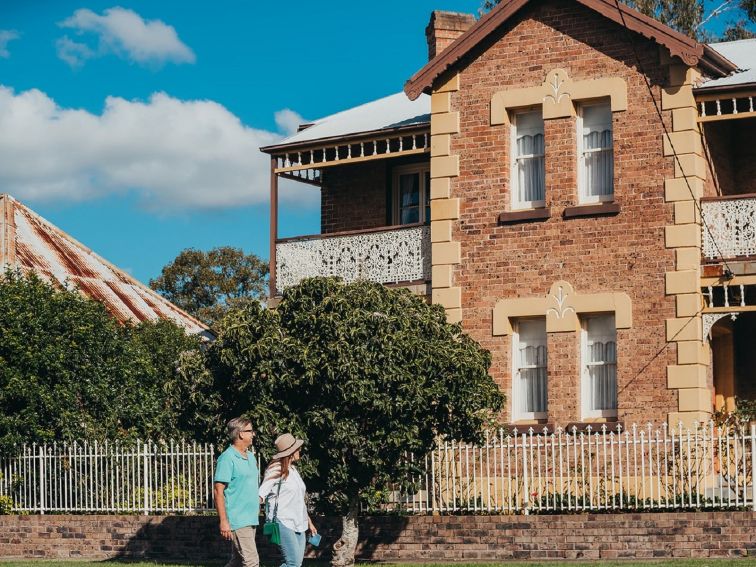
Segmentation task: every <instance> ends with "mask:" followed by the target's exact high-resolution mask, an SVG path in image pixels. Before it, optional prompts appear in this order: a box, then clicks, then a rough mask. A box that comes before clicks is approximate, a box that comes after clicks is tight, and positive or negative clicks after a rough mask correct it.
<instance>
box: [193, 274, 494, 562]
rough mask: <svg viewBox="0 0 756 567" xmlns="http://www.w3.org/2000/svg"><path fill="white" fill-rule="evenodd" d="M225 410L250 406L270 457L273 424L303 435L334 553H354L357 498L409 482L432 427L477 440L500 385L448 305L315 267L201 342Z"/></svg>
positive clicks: (348, 556)
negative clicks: (323, 274) (315, 273)
mask: <svg viewBox="0 0 756 567" xmlns="http://www.w3.org/2000/svg"><path fill="white" fill-rule="evenodd" d="M204 357H205V369H204V370H203V369H197V367H195V371H199V372H200V373H202V372H210V373H211V374H212V375H213V377H214V380H215V383H216V388H217V389H218V390H219V391H221V392H223V398H224V402H225V403H224V413H225V415H226V417H230V416H232V415H239V414H246V415H247V416H249V417H250V418H251V419H252V420H253V422H254V424H255V427H256V428H257V430H258V432H259V442H260V446H259V448H260V451H261V453H262V456H263V457H270V455H271V447H272V445H273V443H272V442H273V439H274V438H275V436H276V435H277V434H279V433H281V432H283V431H287V430H289V431H292V432H293V433H294V434H296V435H300V436H302V437H304V438H305V439H306V440H307V444H306V445H305V454H306V461H305V462H303V464H302V468H303V472H304V475H305V477H306V478H308V486H309V489H310V490H311V491H312V492H314V493H317V494H318V504H317V505H318V507H319V508H320V510H321V511H324V512H329V513H338V514H341V515H342V517H343V533H342V536H341V538H340V539H339V541H338V542H337V543H336V544H335V546H334V551H335V552H334V560H333V564H334V565H350V564H352V563H353V562H354V551H355V546H356V544H357V535H358V525H357V515H358V510H359V504H360V501H365V500H367V499H372V500H374V499H375V498H376V496H377V495H379V494H380V493H382V492H383V493H385V489H386V488H387V486H388V485H389V483H392V482H400V483H403V485H404V487H405V488H406V489H408V490H410V489H412V487H411V486H410V485H409V484H408V482H407V479H409V478H410V477H411V475H412V473H418V472H419V470H418V468H417V465H415V464H413V463H411V462H408V460H407V459H405V458H404V457H405V455H406V452H408V451H409V452H412V453H414V454H416V455H423V454H425V453H427V452H428V451H430V450H431V449H432V448H433V447H434V446H435V444H436V443H437V442H438V440H439V439H449V438H451V439H458V440H467V441H477V440H480V437H481V432H482V430H483V429H484V427H485V426H486V425H489V424H491V419H492V418H493V416H494V415H496V413H497V412H498V411H499V410H500V409H501V406H502V403H503V395H502V394H501V392H500V390H499V389H498V387H497V386H496V384H495V383H494V382H493V380H492V379H491V377H490V376H489V374H488V368H489V366H490V362H491V358H490V354H489V353H488V351H486V350H484V349H483V348H481V347H480V346H479V345H478V344H477V343H476V342H475V341H474V340H473V339H471V338H470V337H469V336H468V335H466V334H464V333H462V330H461V327H460V326H459V325H452V324H449V323H447V322H446V316H445V313H444V310H443V309H442V308H441V307H440V306H438V305H428V304H427V303H426V302H425V301H424V300H423V299H422V298H420V297H417V296H415V295H413V294H411V293H410V292H409V291H407V290H392V289H388V288H386V287H384V286H381V285H379V284H375V283H370V282H365V281H361V282H356V283H352V284H344V283H342V282H340V281H339V280H337V279H335V278H313V279H309V280H304V281H303V282H302V283H301V284H299V285H298V286H294V287H291V288H289V289H287V290H286V292H285V293H284V295H283V298H282V300H281V302H280V304H279V305H278V306H277V308H276V309H275V310H266V309H264V308H263V307H261V306H260V305H259V304H256V303H251V304H248V305H246V306H244V308H242V309H236V310H232V311H231V312H229V314H228V315H227V316H226V317H225V318H224V320H223V322H222V323H221V325H220V328H219V334H218V338H217V340H216V341H215V342H214V343H213V344H212V345H211V346H210V347H209V348H208V349H207V351H206V352H205V353H204Z"/></svg>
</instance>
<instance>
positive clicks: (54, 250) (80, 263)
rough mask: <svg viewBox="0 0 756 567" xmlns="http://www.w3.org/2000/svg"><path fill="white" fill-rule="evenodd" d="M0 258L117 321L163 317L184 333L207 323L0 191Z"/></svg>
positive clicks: (204, 329)
mask: <svg viewBox="0 0 756 567" xmlns="http://www.w3.org/2000/svg"><path fill="white" fill-rule="evenodd" d="M0 211H1V212H2V216H1V217H0V262H2V265H3V266H5V267H6V268H18V269H20V270H22V271H27V270H28V271H33V272H35V273H37V274H38V275H39V276H41V277H44V278H47V279H49V280H52V281H57V282H59V283H60V284H62V285H65V286H67V287H70V288H77V289H79V291H81V293H83V294H84V295H86V296H87V297H90V298H91V299H94V300H96V301H99V302H100V303H102V304H103V305H104V306H105V307H106V308H107V310H108V311H109V312H110V313H111V314H112V315H113V316H114V317H115V318H116V319H117V320H118V321H120V322H122V323H126V322H132V323H138V322H141V321H154V320H157V319H168V320H170V321H173V322H174V323H176V324H177V325H179V326H180V327H183V328H184V329H185V330H186V332H187V333H190V334H199V335H203V336H204V337H206V338H211V337H212V334H210V332H209V330H208V328H207V327H206V326H205V325H204V324H203V323H201V322H200V321H198V320H197V319H195V318H194V317H192V316H191V315H189V314H188V313H186V312H185V311H183V310H181V309H179V308H178V307H176V306H175V305H174V304H172V303H171V302H170V301H168V300H167V299H165V298H164V297H161V296H160V295H159V294H157V293H156V292H154V291H153V290H151V289H150V288H148V287H147V286H145V285H144V284H142V283H141V282H140V281H138V280H137V279H135V278H134V277H132V276H130V275H129V274H127V273H126V272H124V271H123V270H121V269H119V268H117V267H116V266H114V265H113V264H111V263H110V262H108V261H107V260H105V259H104V258H102V257H101V256H98V255H97V254H95V253H94V252H92V250H90V249H89V248H87V247H86V246H84V245H83V244H81V243H79V242H77V241H76V240H75V239H74V238H72V237H71V236H70V235H68V234H66V233H65V232H63V231H62V230H60V229H59V228H58V227H56V226H54V225H53V224H51V223H49V222H48V221H47V220H45V219H44V218H42V217H41V216H39V215H38V214H37V213H35V212H34V211H32V210H31V209H29V208H28V207H26V206H25V205H23V204H22V203H20V202H19V201H17V200H16V199H14V198H13V197H12V196H10V195H0Z"/></svg>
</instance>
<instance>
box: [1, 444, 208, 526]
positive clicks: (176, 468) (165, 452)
mask: <svg viewBox="0 0 756 567" xmlns="http://www.w3.org/2000/svg"><path fill="white" fill-rule="evenodd" d="M215 458H216V453H215V449H214V447H213V445H211V444H205V443H202V444H200V443H187V442H183V441H181V442H175V441H169V442H166V443H154V442H151V441H147V442H141V441H139V442H136V443H129V444H122V443H107V442H105V443H97V442H94V443H87V442H83V443H63V444H59V443H53V444H50V445H37V444H31V445H24V446H22V447H20V448H19V449H18V450H17V451H16V452H15V453H14V454H13V455H11V456H2V455H0V475H1V476H0V496H3V495H5V496H10V497H11V498H12V499H13V509H14V510H15V511H17V512H30V513H39V514H44V513H48V512H69V513H82V512H85V513H86V512H90V513H94V512H100V513H135V512H136V513H142V514H151V513H167V512H189V511H203V510H210V509H212V508H213V502H212V475H213V468H214V465H215Z"/></svg>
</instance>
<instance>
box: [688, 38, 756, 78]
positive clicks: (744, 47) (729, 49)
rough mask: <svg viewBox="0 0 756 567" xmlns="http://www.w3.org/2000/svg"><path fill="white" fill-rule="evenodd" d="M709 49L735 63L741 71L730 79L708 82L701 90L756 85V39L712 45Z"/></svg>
mask: <svg viewBox="0 0 756 567" xmlns="http://www.w3.org/2000/svg"><path fill="white" fill-rule="evenodd" d="M709 47H711V48H712V49H715V50H716V51H717V52H718V53H720V54H721V55H722V56H723V57H726V58H727V59H729V60H730V61H732V62H733V63H735V65H737V66H738V69H739V70H738V71H737V72H736V73H733V74H732V75H730V76H729V77H723V78H720V79H711V80H708V81H706V82H704V83H702V84H701V85H700V86H699V88H700V89H709V88H712V89H714V88H716V89H720V88H722V89H724V88H737V87H744V86H754V85H756V39H740V40H737V41H723V42H721V43H711V44H709Z"/></svg>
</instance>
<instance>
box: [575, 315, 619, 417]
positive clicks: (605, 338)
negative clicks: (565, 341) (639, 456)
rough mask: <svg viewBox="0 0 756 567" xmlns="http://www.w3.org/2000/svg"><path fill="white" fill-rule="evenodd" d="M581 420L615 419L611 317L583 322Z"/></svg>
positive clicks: (614, 333) (614, 340) (614, 352)
mask: <svg viewBox="0 0 756 567" xmlns="http://www.w3.org/2000/svg"><path fill="white" fill-rule="evenodd" d="M581 335H582V338H581V343H582V344H581V361H582V374H583V376H582V380H581V382H582V394H583V395H582V398H583V404H582V405H583V417H588V418H590V417H616V416H617V329H616V327H615V324H614V315H596V316H589V317H585V318H584V319H583V320H582V333H581Z"/></svg>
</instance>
